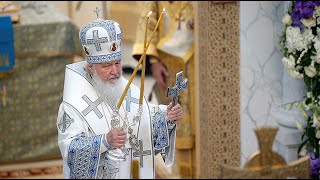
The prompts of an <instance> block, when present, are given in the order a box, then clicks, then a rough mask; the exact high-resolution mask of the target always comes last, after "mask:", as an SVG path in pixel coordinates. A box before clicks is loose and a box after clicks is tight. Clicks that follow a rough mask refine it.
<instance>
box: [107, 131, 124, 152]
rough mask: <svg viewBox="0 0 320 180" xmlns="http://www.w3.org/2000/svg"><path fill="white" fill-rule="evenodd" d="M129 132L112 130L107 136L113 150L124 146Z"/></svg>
mask: <svg viewBox="0 0 320 180" xmlns="http://www.w3.org/2000/svg"><path fill="white" fill-rule="evenodd" d="M126 137H127V132H126V131H124V130H118V129H112V130H111V131H109V132H108V134H107V142H108V144H109V145H110V146H111V147H112V148H120V147H122V146H124V144H125V142H126V141H125V140H126Z"/></svg>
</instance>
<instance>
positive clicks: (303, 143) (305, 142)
mask: <svg viewBox="0 0 320 180" xmlns="http://www.w3.org/2000/svg"><path fill="white" fill-rule="evenodd" d="M307 143H308V139H306V140H305V141H303V142H302V143H301V144H300V146H299V147H298V154H299V153H300V151H301V149H302V148H303V146H305V145H306V144H307Z"/></svg>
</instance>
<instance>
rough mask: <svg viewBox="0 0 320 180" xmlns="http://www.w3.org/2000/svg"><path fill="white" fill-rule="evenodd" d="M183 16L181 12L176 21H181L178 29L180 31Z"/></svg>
mask: <svg viewBox="0 0 320 180" xmlns="http://www.w3.org/2000/svg"><path fill="white" fill-rule="evenodd" d="M181 15H182V13H181V12H180V13H179V16H178V17H177V18H176V21H179V22H178V29H179V30H180V29H181V22H182V21H184V18H183V17H182V16H181Z"/></svg>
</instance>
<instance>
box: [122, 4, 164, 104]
mask: <svg viewBox="0 0 320 180" xmlns="http://www.w3.org/2000/svg"><path fill="white" fill-rule="evenodd" d="M164 12H165V8H163V10H162V13H161V14H160V17H159V19H158V22H157V24H156V26H155V28H154V29H153V32H152V35H151V38H150V40H149V42H148V44H147V47H146V48H145V49H144V51H143V54H142V56H141V57H140V59H139V62H138V64H137V65H136V67H135V69H134V71H133V73H132V75H131V77H130V79H129V82H128V84H127V86H126V88H125V89H124V91H123V93H122V95H121V98H120V101H119V103H118V105H117V107H118V109H119V108H120V106H121V104H122V102H123V99H124V96H125V95H126V94H127V91H128V89H129V86H130V84H131V83H132V80H133V78H134V77H135V75H136V73H137V71H138V69H139V66H140V64H141V63H142V60H143V58H145V56H146V53H147V50H148V48H149V46H150V43H151V41H152V39H153V37H154V35H155V33H156V30H157V29H158V26H159V23H160V20H161V18H162V15H163V13H164Z"/></svg>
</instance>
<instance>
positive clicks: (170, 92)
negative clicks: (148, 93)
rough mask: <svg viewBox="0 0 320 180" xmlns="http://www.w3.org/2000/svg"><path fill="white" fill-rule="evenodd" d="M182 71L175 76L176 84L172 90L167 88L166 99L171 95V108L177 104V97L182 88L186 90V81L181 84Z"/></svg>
mask: <svg viewBox="0 0 320 180" xmlns="http://www.w3.org/2000/svg"><path fill="white" fill-rule="evenodd" d="M182 76H183V71H180V72H178V73H177V74H176V84H175V85H174V86H173V87H172V88H168V91H167V97H169V96H171V95H173V101H172V107H174V106H175V105H176V104H178V98H179V97H178V96H179V94H180V91H181V90H182V88H184V89H186V88H187V86H188V79H185V80H184V81H183V82H182Z"/></svg>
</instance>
